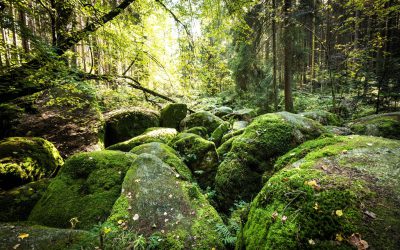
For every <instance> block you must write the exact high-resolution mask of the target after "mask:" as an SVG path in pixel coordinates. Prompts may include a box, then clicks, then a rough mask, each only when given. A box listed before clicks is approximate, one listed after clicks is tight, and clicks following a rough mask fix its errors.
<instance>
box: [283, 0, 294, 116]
mask: <svg viewBox="0 0 400 250" xmlns="http://www.w3.org/2000/svg"><path fill="white" fill-rule="evenodd" d="M291 6H292V2H291V0H285V2H284V5H283V14H284V21H283V24H284V30H283V39H284V41H283V42H284V49H283V56H284V62H283V63H284V65H283V68H284V76H283V81H284V85H285V110H286V111H288V112H293V96H292V77H293V76H292V70H291V66H292V63H291V61H292V58H291V54H292V37H291V24H290V20H289V18H290V16H289V15H290V14H289V11H290V7H291Z"/></svg>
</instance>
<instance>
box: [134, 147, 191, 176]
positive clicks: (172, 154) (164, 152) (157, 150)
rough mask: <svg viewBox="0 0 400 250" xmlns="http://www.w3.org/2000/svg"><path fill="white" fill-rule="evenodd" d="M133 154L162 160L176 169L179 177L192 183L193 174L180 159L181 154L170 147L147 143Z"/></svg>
mask: <svg viewBox="0 0 400 250" xmlns="http://www.w3.org/2000/svg"><path fill="white" fill-rule="evenodd" d="M130 152H131V153H133V154H136V155H140V154H151V155H155V156H157V157H158V158H160V159H161V160H162V161H163V162H165V163H167V164H168V165H169V166H170V167H172V168H174V169H175V171H176V172H177V173H178V174H179V176H180V177H181V178H182V179H184V180H187V181H192V172H191V171H190V169H189V168H188V167H187V166H186V165H185V163H183V161H182V160H181V159H180V158H179V154H178V153H177V152H176V151H175V150H174V149H173V148H171V147H170V146H168V145H166V144H164V143H160V142H151V143H146V144H143V145H140V146H137V147H134V148H133V149H132V150H131V151H130Z"/></svg>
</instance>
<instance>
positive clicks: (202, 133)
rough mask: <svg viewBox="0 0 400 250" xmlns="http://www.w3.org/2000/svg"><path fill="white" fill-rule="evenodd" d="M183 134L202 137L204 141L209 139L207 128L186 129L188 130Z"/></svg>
mask: <svg viewBox="0 0 400 250" xmlns="http://www.w3.org/2000/svg"><path fill="white" fill-rule="evenodd" d="M182 132H183V133H191V134H195V135H200V136H201V137H203V138H204V139H207V138H208V134H207V133H208V132H207V129H206V128H205V127H193V128H189V129H186V130H184V131H182Z"/></svg>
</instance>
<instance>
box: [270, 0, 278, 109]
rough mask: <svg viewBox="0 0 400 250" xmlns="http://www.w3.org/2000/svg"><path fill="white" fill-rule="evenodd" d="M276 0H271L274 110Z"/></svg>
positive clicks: (275, 96) (275, 91)
mask: <svg viewBox="0 0 400 250" xmlns="http://www.w3.org/2000/svg"><path fill="white" fill-rule="evenodd" d="M275 18H276V0H272V23H271V27H272V86H273V88H274V110H275V111H278V85H277V82H276V70H277V68H276V64H277V62H276V57H277V52H276V19H275Z"/></svg>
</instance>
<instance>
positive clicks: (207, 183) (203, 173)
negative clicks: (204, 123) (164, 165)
mask: <svg viewBox="0 0 400 250" xmlns="http://www.w3.org/2000/svg"><path fill="white" fill-rule="evenodd" d="M170 146H171V147H172V148H173V149H175V150H176V151H178V152H179V154H180V155H181V156H182V159H183V162H184V163H185V164H186V165H187V166H188V167H189V168H190V170H192V172H193V174H194V176H195V178H196V180H197V181H198V183H199V185H200V186H201V187H202V188H207V187H213V185H214V177H215V173H216V171H217V167H218V154H217V151H216V148H215V144H214V143H213V142H210V141H207V140H205V139H203V138H201V137H200V136H198V135H195V134H190V133H180V134H178V135H177V136H176V137H175V138H174V139H173V140H172V141H171V142H170Z"/></svg>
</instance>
